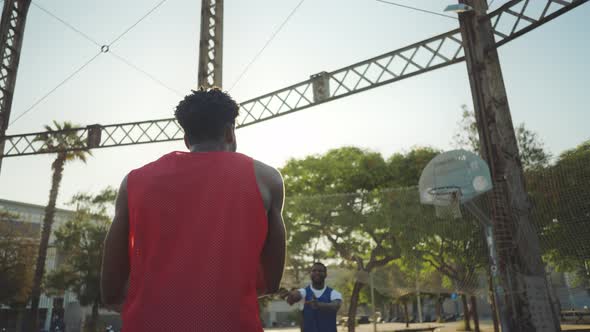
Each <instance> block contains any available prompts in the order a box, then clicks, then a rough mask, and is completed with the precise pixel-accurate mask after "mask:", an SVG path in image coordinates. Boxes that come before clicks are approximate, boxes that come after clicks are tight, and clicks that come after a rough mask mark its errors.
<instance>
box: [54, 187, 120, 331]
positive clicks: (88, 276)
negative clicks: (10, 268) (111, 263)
mask: <svg viewBox="0 0 590 332" xmlns="http://www.w3.org/2000/svg"><path fill="white" fill-rule="evenodd" d="M116 195H117V191H116V190H115V189H114V188H111V187H108V188H106V189H104V190H103V191H101V192H100V193H98V194H97V195H91V194H88V193H82V194H77V195H75V196H74V197H73V198H72V200H71V202H70V205H75V206H77V210H76V214H75V215H74V217H73V219H71V220H69V221H67V222H66V223H64V224H63V225H61V226H60V227H59V228H58V229H56V230H55V232H54V234H55V246H56V248H57V250H58V252H59V253H60V255H62V256H63V257H64V258H65V259H64V263H63V264H61V265H60V266H59V267H58V268H57V269H56V270H54V271H52V272H51V273H49V274H48V275H47V277H46V279H45V286H46V288H47V290H48V291H49V292H50V293H54V294H63V292H64V291H65V290H71V291H72V292H73V293H74V294H76V296H77V298H78V300H79V301H80V304H81V305H84V306H86V305H91V306H92V316H91V319H90V321H89V322H88V328H89V329H90V331H95V330H96V328H97V323H98V309H99V307H100V306H101V305H102V302H101V299H100V270H101V258H102V252H103V243H104V239H105V237H106V234H107V232H108V229H109V226H110V221H111V216H110V215H109V214H108V211H109V209H111V208H113V207H114V202H115V197H116Z"/></svg>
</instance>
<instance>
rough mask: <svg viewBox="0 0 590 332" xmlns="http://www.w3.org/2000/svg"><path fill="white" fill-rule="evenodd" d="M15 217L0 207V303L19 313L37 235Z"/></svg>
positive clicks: (27, 292) (28, 287) (27, 288)
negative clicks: (13, 308) (15, 309)
mask: <svg viewBox="0 0 590 332" xmlns="http://www.w3.org/2000/svg"><path fill="white" fill-rule="evenodd" d="M19 219H20V218H19V216H18V215H17V214H14V213H11V212H8V211H6V210H2V209H0V304H3V305H7V306H11V307H15V308H17V309H18V310H19V316H21V315H22V314H23V313H24V308H25V306H26V304H27V302H28V300H29V297H30V295H31V287H32V284H33V264H34V262H35V254H36V250H37V243H38V236H39V234H38V232H36V231H35V230H34V228H33V227H32V224H30V223H25V222H22V221H20V220H19ZM21 318H22V316H21Z"/></svg>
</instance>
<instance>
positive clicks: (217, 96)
mask: <svg viewBox="0 0 590 332" xmlns="http://www.w3.org/2000/svg"><path fill="white" fill-rule="evenodd" d="M238 111H239V106H238V104H237V103H236V102H235V101H234V100H233V99H232V97H231V96H230V95H229V94H227V93H226V92H223V91H221V90H220V89H219V88H211V89H203V88H200V89H199V90H196V91H195V90H193V92H192V93H191V94H189V95H188V96H186V97H184V99H183V100H182V101H181V102H180V103H179V104H178V106H176V111H175V112H174V116H175V117H176V120H178V123H179V124H180V126H181V127H182V129H184V132H185V134H186V135H187V137H188V140H189V143H190V144H197V143H202V142H216V141H222V140H223V137H224V133H225V130H226V128H227V127H233V126H234V125H235V121H236V117H237V116H238Z"/></svg>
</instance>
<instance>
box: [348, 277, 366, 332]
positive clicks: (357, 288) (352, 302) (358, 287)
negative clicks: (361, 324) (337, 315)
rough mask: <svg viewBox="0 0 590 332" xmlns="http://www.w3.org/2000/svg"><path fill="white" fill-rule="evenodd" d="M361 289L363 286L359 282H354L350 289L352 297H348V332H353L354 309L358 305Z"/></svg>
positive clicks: (354, 321)
mask: <svg viewBox="0 0 590 332" xmlns="http://www.w3.org/2000/svg"><path fill="white" fill-rule="evenodd" d="M361 288H363V284H362V283H360V282H359V281H355V282H354V287H353V288H352V295H351V297H350V306H349V307H348V322H347V325H348V332H354V328H355V325H356V307H357V304H358V300H359V294H360V292H361Z"/></svg>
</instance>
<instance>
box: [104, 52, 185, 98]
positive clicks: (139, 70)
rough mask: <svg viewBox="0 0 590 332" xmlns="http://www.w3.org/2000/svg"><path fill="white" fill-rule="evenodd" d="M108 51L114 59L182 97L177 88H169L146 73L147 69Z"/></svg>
mask: <svg viewBox="0 0 590 332" xmlns="http://www.w3.org/2000/svg"><path fill="white" fill-rule="evenodd" d="M109 53H110V54H111V55H112V56H113V57H115V58H116V59H118V60H119V61H121V62H123V63H124V64H126V65H127V66H129V67H131V68H133V69H135V70H136V71H138V72H140V73H142V74H143V75H145V76H146V77H147V78H149V79H150V80H152V81H154V82H156V83H157V84H159V85H160V86H162V87H163V88H166V89H168V90H169V91H171V92H173V93H174V94H175V95H177V96H178V97H181V98H182V97H184V95H183V94H182V93H181V92H180V91H178V90H176V89H174V88H171V87H170V86H168V85H166V84H165V83H164V82H162V81H160V80H159V79H158V78H157V77H155V76H154V75H152V74H150V73H148V72H147V71H145V70H143V69H141V68H140V67H138V66H136V65H134V64H133V63H132V62H131V61H129V60H127V59H125V58H123V57H122V56H120V55H118V54H116V53H114V52H113V51H110V52H109Z"/></svg>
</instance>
